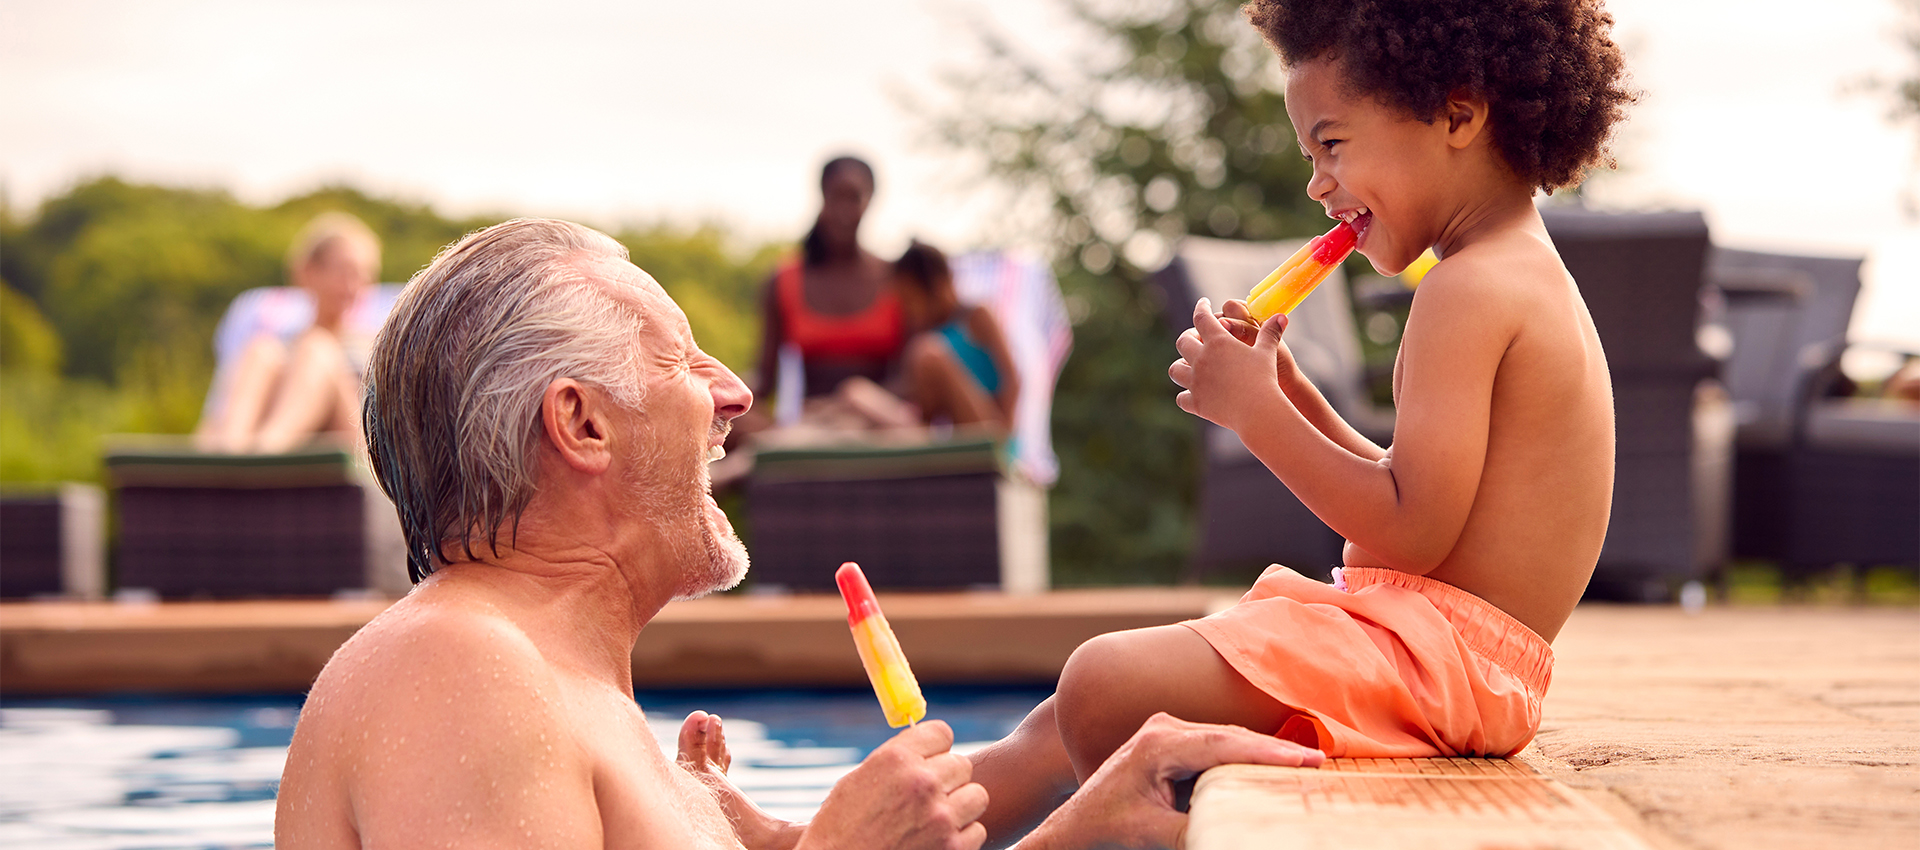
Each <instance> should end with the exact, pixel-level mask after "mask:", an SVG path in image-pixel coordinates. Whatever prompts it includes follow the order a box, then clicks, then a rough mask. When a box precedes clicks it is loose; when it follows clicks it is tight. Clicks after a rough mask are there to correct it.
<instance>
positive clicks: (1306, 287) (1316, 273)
mask: <svg viewBox="0 0 1920 850" xmlns="http://www.w3.org/2000/svg"><path fill="white" fill-rule="evenodd" d="M1359 241H1360V234H1359V233H1358V232H1356V231H1355V230H1354V229H1353V225H1351V224H1348V223H1347V222H1344V221H1343V222H1340V223H1339V224H1336V225H1334V226H1333V229H1332V230H1329V231H1327V232H1326V233H1325V234H1324V235H1321V236H1315V237H1313V239H1312V240H1311V241H1309V242H1308V243H1307V244H1306V245H1305V246H1303V247H1301V249H1300V250H1298V251H1295V252H1293V256H1291V257H1288V258H1287V261H1286V262H1284V263H1281V264H1280V267H1279V268H1277V269H1274V270H1273V274H1270V275H1267V277H1266V279H1265V280H1262V281H1260V284H1259V285H1258V286H1255V287H1254V288H1253V291H1252V292H1251V293H1248V294H1247V312H1248V313H1251V314H1253V321H1254V323H1255V324H1256V325H1258V324H1262V323H1265V322H1266V321H1267V320H1268V319H1270V318H1272V317H1273V315H1274V314H1275V313H1291V312H1293V308H1295V307H1298V306H1300V302H1301V301H1303V300H1305V299H1306V297H1307V293H1309V292H1312V291H1313V288H1314V287H1316V286H1319V285H1320V281H1323V280H1326V279H1327V275H1329V274H1332V273H1333V269H1334V267H1335V266H1338V265H1340V262H1341V261H1342V260H1345V259H1346V258H1347V255H1348V254H1351V253H1353V246H1354V245H1356V244H1358V243H1359Z"/></svg>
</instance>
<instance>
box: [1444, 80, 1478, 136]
mask: <svg viewBox="0 0 1920 850" xmlns="http://www.w3.org/2000/svg"><path fill="white" fill-rule="evenodd" d="M1442 108H1443V109H1444V110H1445V113H1444V114H1445V117H1446V121H1447V144H1448V145H1449V146H1450V147H1453V148H1454V149H1456V150H1465V149H1466V148H1467V146H1468V145H1471V144H1473V140H1474V139H1477V138H1479V137H1480V134H1481V132H1483V131H1484V130H1486V127H1487V113H1488V111H1489V110H1488V107H1487V99H1486V98H1484V97H1481V96H1480V95H1478V94H1476V93H1474V92H1473V91H1470V90H1468V89H1454V90H1453V91H1452V92H1451V93H1450V94H1448V95H1447V102H1446V105H1445V106H1444V107H1442Z"/></svg>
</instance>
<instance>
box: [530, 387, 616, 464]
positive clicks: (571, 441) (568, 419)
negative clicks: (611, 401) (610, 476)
mask: <svg viewBox="0 0 1920 850" xmlns="http://www.w3.org/2000/svg"><path fill="white" fill-rule="evenodd" d="M611 412H612V411H611V409H610V408H609V407H608V405H607V400H606V395H605V394H604V393H601V392H600V391H599V390H596V389H594V388H592V387H589V386H586V385H585V384H582V383H580V382H579V381H576V380H574V379H572V378H558V379H555V380H554V382H553V383H551V384H548V385H547V391H546V393H545V394H544V395H542V396H541V397H540V425H541V429H542V431H544V432H545V436H546V438H547V444H548V445H550V446H552V447H553V450H554V452H556V453H557V454H559V455H560V458H561V460H563V461H565V462H566V464H567V465H568V466H571V467H573V468H574V469H576V470H579V471H581V472H585V473H589V474H598V473H602V472H605V471H607V467H608V466H609V465H611V464H612V462H613V448H612V433H611V432H610V431H609V429H608V426H609V425H611V424H612V422H611V420H610V418H609V414H610V413H611Z"/></svg>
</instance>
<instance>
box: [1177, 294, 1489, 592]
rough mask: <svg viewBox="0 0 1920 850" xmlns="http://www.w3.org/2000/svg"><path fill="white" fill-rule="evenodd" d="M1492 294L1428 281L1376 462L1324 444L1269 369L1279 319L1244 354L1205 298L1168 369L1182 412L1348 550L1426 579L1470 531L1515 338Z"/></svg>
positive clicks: (1277, 342) (1331, 441)
mask: <svg viewBox="0 0 1920 850" xmlns="http://www.w3.org/2000/svg"><path fill="white" fill-rule="evenodd" d="M1432 275H1440V278H1439V279H1435V278H1433V277H1432ZM1428 283H1431V284H1438V285H1426V284H1428ZM1487 288H1489V287H1483V286H1481V285H1479V281H1477V280H1475V279H1474V278H1473V276H1472V275H1471V273H1468V272H1467V271H1466V270H1465V269H1464V268H1450V267H1448V266H1446V265H1445V264H1443V265H1441V266H1437V267H1435V269H1434V271H1433V272H1431V273H1430V276H1429V278H1428V279H1427V281H1425V282H1423V285H1422V286H1421V288H1420V294H1419V295H1417V296H1416V306H1415V310H1414V312H1413V314H1412V316H1411V317H1410V318H1409V321H1408V324H1407V329H1406V334H1405V336H1404V337H1403V339H1402V342H1401V358H1402V366H1401V368H1402V370H1403V371H1402V374H1401V393H1400V401H1399V405H1398V409H1397V415H1396V420H1397V421H1396V425H1395V428H1394V443H1393V448H1392V449H1390V450H1387V451H1385V452H1383V453H1382V455H1381V456H1380V457H1378V458H1372V457H1367V456H1364V455H1362V454H1359V453H1356V452H1354V451H1352V450H1350V449H1349V448H1347V447H1345V446H1343V445H1341V443H1339V442H1337V441H1336V440H1334V439H1333V438H1330V437H1328V436H1327V435H1326V434H1325V433H1323V432H1322V431H1321V430H1320V429H1319V428H1317V427H1315V425H1314V423H1313V422H1311V421H1310V420H1309V419H1308V417H1307V415H1306V414H1305V413H1303V412H1302V411H1301V409H1300V408H1299V407H1297V406H1295V404H1294V402H1292V401H1291V400H1290V399H1289V397H1288V396H1287V394H1286V393H1285V392H1284V391H1282V389H1281V387H1280V385H1279V383H1278V381H1277V376H1276V375H1275V372H1274V371H1273V369H1274V367H1273V365H1272V364H1273V363H1275V362H1276V358H1277V356H1278V351H1279V347H1280V331H1281V325H1280V323H1279V322H1277V321H1273V320H1269V321H1268V323H1267V324H1266V325H1265V326H1263V327H1262V328H1261V334H1260V339H1259V342H1258V343H1257V344H1256V345H1255V346H1253V347H1248V346H1247V345H1245V344H1244V343H1241V342H1240V341H1239V340H1236V339H1234V338H1233V337H1232V335H1231V334H1230V333H1229V332H1228V331H1227V330H1226V328H1225V327H1223V326H1222V325H1221V324H1220V320H1219V319H1217V318H1215V317H1214V315H1213V313H1212V311H1211V310H1209V309H1208V305H1207V303H1206V302H1205V301H1204V300H1203V301H1201V303H1200V304H1199V305H1198V306H1197V307H1196V308H1195V310H1194V333H1189V334H1182V335H1181V338H1180V341H1179V346H1178V347H1179V350H1180V354H1181V356H1182V358H1183V361H1182V362H1179V363H1175V364H1174V368H1173V370H1172V372H1171V374H1172V376H1173V378H1174V380H1175V382H1177V383H1179V384H1180V385H1181V386H1183V387H1186V388H1187V391H1186V392H1183V393H1181V394H1180V397H1179V404H1180V407H1181V409H1183V410H1186V411H1188V412H1190V413H1194V414H1196V415H1199V416H1203V417H1205V418H1207V419H1209V420H1211V421H1213V422H1215V423H1218V424H1220V425H1222V426H1224V427H1227V428H1231V429H1233V431H1234V432H1235V433H1237V434H1239V435H1240V439H1241V441H1242V442H1244V443H1246V445H1247V448H1248V449H1250V450H1251V451H1252V452H1253V454H1254V456H1255V457H1258V458H1260V460H1261V462H1263V463H1265V464H1266V465H1267V468H1268V469H1271V470H1273V473H1274V474H1275V475H1277V476H1279V478H1280V480H1281V482H1283V483H1285V484H1286V485H1287V487H1288V489H1291V490H1292V491H1293V492H1294V494H1295V495H1296V496H1299V497H1300V500H1301V501H1302V502H1303V503H1305V504H1306V506H1307V507H1308V508H1309V509H1310V510H1312V511H1313V512H1314V514H1315V515H1316V516H1318V517H1320V519H1321V520H1322V521H1323V522H1325V523H1326V524H1327V525H1328V526H1329V527H1331V528H1332V529H1333V530H1334V531H1335V532H1337V533H1338V534H1340V535H1341V536H1343V537H1345V538H1347V540H1349V541H1351V542H1352V543H1353V544H1354V545H1356V546H1358V547H1360V548H1361V549H1364V550H1366V551H1367V552H1368V553H1369V554H1372V555H1373V556H1375V557H1377V558H1379V559H1381V561H1382V563H1384V564H1386V565H1387V566H1390V567H1392V568H1394V569H1397V570H1400V571H1402V572H1408V573H1414V574H1416V575H1418V574H1425V573H1427V572H1429V571H1431V570H1432V569H1433V568H1434V567H1436V566H1438V565H1439V564H1440V562H1441V561H1442V560H1443V559H1444V558H1445V557H1446V556H1447V554H1448V553H1449V552H1451V551H1452V550H1453V548H1454V545H1455V543H1456V542H1457V541H1458V540H1459V537H1460V532H1461V530H1462V529H1463V528H1464V527H1465V525H1466V520H1467V515H1468V513H1469V510H1470V509H1471V507H1472V505H1473V499H1474V495H1475V493H1476V491H1477V490H1478V488H1479V484H1480V471H1481V467H1482V464H1483V463H1484V462H1485V459H1486V450H1487V433H1488V422H1489V411H1490V407H1491V403H1492V397H1493V376H1494V373H1495V371H1496V369H1497V368H1498V366H1499V364H1500V358H1501V357H1502V356H1503V355H1504V353H1505V351H1506V347H1507V345H1508V343H1509V342H1510V341H1511V340H1512V338H1513V333H1512V329H1513V324H1512V321H1511V320H1510V319H1508V318H1505V317H1506V316H1507V315H1508V313H1507V312H1506V311H1503V310H1501V309H1500V305H1501V303H1502V301H1501V299H1500V298H1498V297H1496V296H1494V295H1492V294H1490V293H1485V292H1481V291H1480V290H1483V289H1487Z"/></svg>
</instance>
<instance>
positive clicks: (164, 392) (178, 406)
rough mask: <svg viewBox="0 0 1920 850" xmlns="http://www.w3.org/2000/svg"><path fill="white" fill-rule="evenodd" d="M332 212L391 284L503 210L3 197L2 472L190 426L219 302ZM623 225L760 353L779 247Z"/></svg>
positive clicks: (655, 265)
mask: <svg viewBox="0 0 1920 850" xmlns="http://www.w3.org/2000/svg"><path fill="white" fill-rule="evenodd" d="M327 210H343V211H346V212H350V213H353V214H354V215H357V216H359V217H360V218H361V219H362V220H364V221H365V222H366V223H367V225H368V226H369V227H371V228H373V231H374V232H375V233H376V234H378V235H379V236H380V238H381V240H382V256H381V278H382V279H383V280H385V281H389V282H399V281H404V280H406V279H408V278H409V277H411V276H412V275H413V273H414V272H416V271H417V270H419V269H420V268H421V267H423V266H425V265H426V263H427V262H428V261H429V260H431V259H432V258H433V256H434V254H436V253H438V252H439V250H440V249H441V248H442V247H443V246H445V245H447V244H448V243H450V242H452V241H454V240H456V239H458V238H459V237H460V236H461V235H463V234H465V233H467V232H469V231H471V230H474V229H476V228H479V227H484V226H486V225H488V224H491V223H494V222H496V221H499V220H500V219H501V218H502V217H501V216H490V217H473V218H465V219H457V218H449V217H446V216H443V215H441V214H439V213H438V212H436V211H434V210H433V209H432V208H431V207H429V206H427V205H424V204H417V203H409V202H403V201H397V200H392V199H386V198H377V197H373V196H369V195H367V194H365V193H363V192H361V191H359V190H357V189H353V188H351V187H345V186H329V187H325V188H321V189H319V190H317V191H314V192H311V193H308V194H304V195H301V196H299V197H295V198H292V199H289V200H286V201H284V202H282V203H279V204H277V205H273V206H270V207H254V206H249V205H247V204H244V203H242V202H240V201H238V200H236V199H235V198H233V197H232V196H231V195H229V194H227V193H226V192H222V191H217V190H201V189H183V188H174V187H163V186H153V185H143V184H136V183H129V182H126V181H123V180H120V179H118V178H115V177H102V178H98V179H95V180H91V181H88V182H86V183H82V184H80V185H78V186H75V187H74V188H73V189H71V190H69V191H68V192H66V193H65V194H62V195H60V196H58V197H54V198H51V199H48V200H47V201H46V202H44V203H43V204H42V205H41V206H40V208H39V209H38V210H36V211H34V213H33V214H32V215H30V216H26V217H23V218H17V217H16V216H15V215H14V213H13V211H12V210H11V209H0V280H4V281H5V282H6V283H7V284H8V286H7V288H5V289H4V290H3V291H0V483H27V482H41V481H57V480H98V479H99V478H100V475H101V469H100V447H101V437H102V436H103V435H105V434H109V433H117V432H144V433H187V432H189V431H191V430H192V429H193V428H194V426H195V425H196V424H197V422H198V420H199V416H200V407H201V402H202V399H203V398H204V397H205V395H206V391H207V385H208V383H209V382H210V380H211V378H212V373H213V365H214V364H213V331H214V327H215V326H216V325H217V324H218V322H219V320H220V317H221V315H222V314H223V313H224V312H225V311H226V308H227V305H228V304H229V303H231V302H232V300H233V298H234V296H236V295H238V294H239V293H240V292H242V291H244V290H246V289H249V288H252V287H256V286H276V285H284V284H286V283H287V282H288V281H287V279H286V272H285V255H286V251H287V247H288V244H289V243H290V242H291V241H292V239H293V236H294V234H295V233H296V232H297V231H298V230H299V228H300V227H301V226H302V225H304V224H305V223H306V222H307V221H309V220H310V219H312V218H313V216H315V215H317V214H319V213H321V212H323V211H327ZM615 236H616V238H617V239H619V240H620V241H621V242H622V243H623V244H625V245H627V246H628V249H629V250H630V251H631V252H632V255H633V258H634V260H635V261H636V263H638V264H639V265H641V266H642V267H643V268H646V269H648V270H649V271H651V272H652V273H653V274H654V275H655V277H656V278H658V279H659V280H660V281H661V282H662V284H663V285H664V286H665V287H666V288H667V290H668V291H669V292H670V293H672V294H673V295H674V297H675V298H676V299H677V300H679V301H680V303H681V305H682V307H683V308H684V309H685V310H686V312H687V316H688V320H689V321H690V322H691V323H692V324H693V327H694V332H695V334H696V335H698V337H699V339H700V341H701V343H702V344H703V345H705V346H707V347H709V349H710V350H711V351H713V352H714V353H715V354H716V355H717V356H719V357H721V359H722V360H724V361H726V362H727V363H728V364H729V365H732V366H734V367H735V368H739V367H740V366H742V365H744V364H746V363H748V362H750V361H751V359H752V355H753V349H754V346H756V345H757V344H758V340H759V331H758V321H759V315H758V310H757V299H756V298H755V293H756V291H757V287H758V285H759V283H760V281H761V279H762V278H763V277H764V276H765V275H766V273H767V271H768V270H769V269H770V268H771V267H772V265H773V259H774V257H775V255H776V254H777V253H778V249H777V248H774V247H770V246H750V247H748V248H746V249H744V250H739V249H736V247H735V246H733V245H732V237H731V236H730V234H729V233H728V232H727V231H726V230H725V229H724V228H721V227H718V226H711V225H710V226H705V227H700V228H695V229H692V230H687V229H683V228H675V227H670V226H666V225H654V226H648V227H640V228H629V229H628V230H626V231H622V232H619V233H616V234H615Z"/></svg>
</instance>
